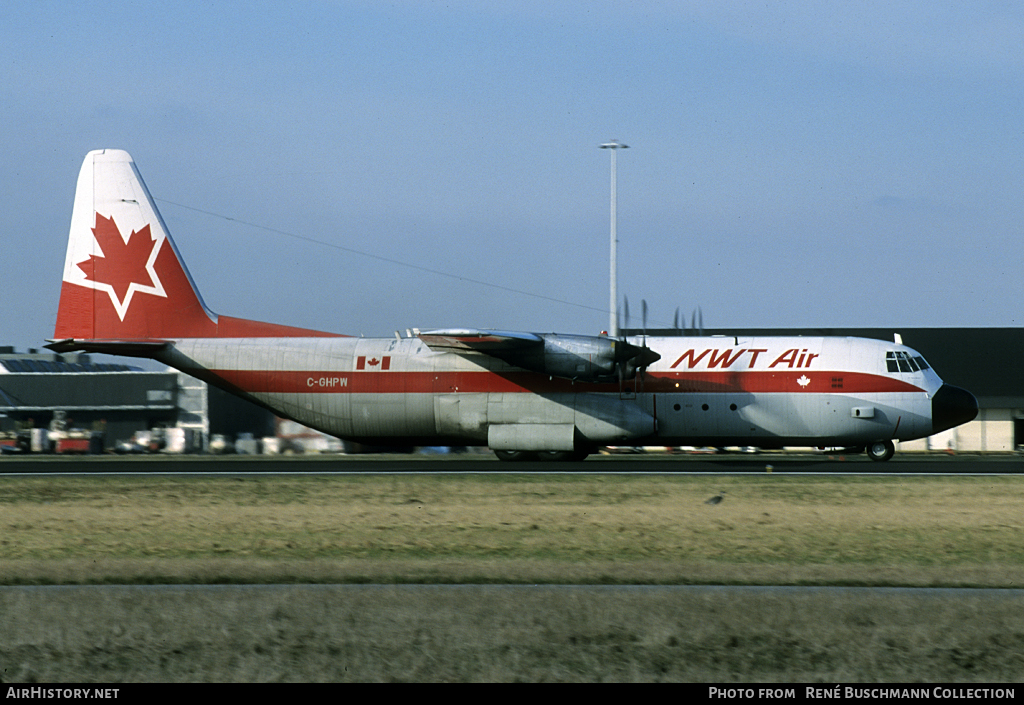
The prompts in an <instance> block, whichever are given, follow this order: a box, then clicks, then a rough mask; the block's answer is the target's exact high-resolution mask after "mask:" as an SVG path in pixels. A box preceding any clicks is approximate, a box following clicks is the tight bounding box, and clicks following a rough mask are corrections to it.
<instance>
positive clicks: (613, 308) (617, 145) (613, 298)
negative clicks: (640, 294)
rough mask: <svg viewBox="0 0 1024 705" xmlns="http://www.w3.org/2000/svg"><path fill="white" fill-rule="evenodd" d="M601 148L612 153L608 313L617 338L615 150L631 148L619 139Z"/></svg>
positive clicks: (606, 143)
mask: <svg viewBox="0 0 1024 705" xmlns="http://www.w3.org/2000/svg"><path fill="white" fill-rule="evenodd" d="M601 149H609V150H611V153H612V213H611V220H612V235H611V240H612V245H611V250H612V254H611V291H610V294H611V295H610V304H609V313H608V315H609V324H608V327H609V331H608V335H610V336H612V337H613V338H617V337H618V336H619V312H618V298H619V293H618V274H617V272H616V262H615V260H616V257H617V250H618V244H619V240H618V238H617V237H616V234H615V228H616V226H617V224H618V215H617V214H616V212H615V209H616V204H617V201H618V199H617V197H616V195H615V152H617V151H618V150H620V149H629V145H628V144H622V143H621V142H619V141H618V140H612V141H611V142H605V143H604V144H602V145H601Z"/></svg>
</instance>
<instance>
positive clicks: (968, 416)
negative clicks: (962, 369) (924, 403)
mask: <svg viewBox="0 0 1024 705" xmlns="http://www.w3.org/2000/svg"><path fill="white" fill-rule="evenodd" d="M977 415H978V400H977V399H975V398H974V395H973V394H971V393H970V392H968V391H967V390H966V389H961V388H960V387H954V386H953V385H951V384H943V385H942V386H941V387H939V391H937V392H935V396H934V397H932V433H939V432H940V431H945V430H946V429H949V428H953V427H954V426H959V425H960V424H963V423H967V422H968V421H971V420H972V419H974V417H975V416H977Z"/></svg>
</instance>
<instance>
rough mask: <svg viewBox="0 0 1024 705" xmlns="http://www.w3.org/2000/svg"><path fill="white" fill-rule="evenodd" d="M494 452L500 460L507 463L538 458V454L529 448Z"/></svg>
mask: <svg viewBox="0 0 1024 705" xmlns="http://www.w3.org/2000/svg"><path fill="white" fill-rule="evenodd" d="M494 454H495V455H496V456H498V460H502V461H504V462H506V463H519V462H522V461H525V460H536V459H537V454H536V453H532V452H530V451H527V450H496V451H494Z"/></svg>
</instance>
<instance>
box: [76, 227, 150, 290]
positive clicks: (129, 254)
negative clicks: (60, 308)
mask: <svg viewBox="0 0 1024 705" xmlns="http://www.w3.org/2000/svg"><path fill="white" fill-rule="evenodd" d="M92 233H93V235H94V236H95V237H96V242H98V243H99V246H100V250H101V251H102V252H103V254H102V255H89V259H88V260H86V261H84V262H79V263H78V268H79V269H81V270H82V271H83V272H85V278H86V279H88V280H90V281H94V282H96V283H97V284H107V285H109V286H110V287H112V288H113V290H114V295H115V296H116V297H117V303H116V304H115V306H117V305H120V306H123V305H124V303H125V298H126V297H127V296H128V290H129V289H130V288H131V285H132V284H136V285H138V286H145V287H156V286H157V283H156V282H154V281H153V277H151V276H150V274H149V271H148V270H147V269H146V264H147V263H148V262H149V258H150V255H152V254H153V248H154V247H155V246H156V241H155V240H154V239H153V236H152V235H151V234H150V231H149V226H148V225H147V226H145V227H144V228H142V230H139V231H138V232H135V231H134V230H133V231H132V234H131V235H129V236H128V241H127V242H125V240H124V238H123V237H121V231H120V230H118V229H117V224H116V223H115V222H114V219H113V218H105V217H103V216H102V215H100V214H99V213H97V214H96V227H95V228H93V229H92Z"/></svg>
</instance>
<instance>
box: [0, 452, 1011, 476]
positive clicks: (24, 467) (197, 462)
mask: <svg viewBox="0 0 1024 705" xmlns="http://www.w3.org/2000/svg"><path fill="white" fill-rule="evenodd" d="M769 472H770V473H776V474H821V475H908V476H910V475H1019V474H1024V456H1019V455H1009V454H1001V455H978V454H962V455H953V456H950V455H937V454H906V455H897V456H896V457H894V458H893V459H892V460H890V461H889V462H885V463H876V462H872V461H870V460H868V458H867V457H866V456H864V455H857V456H852V455H849V456H848V455H842V454H830V453H821V454H790V453H785V454H782V453H751V454H746V453H736V454H728V453H726V454H720V455H713V454H696V453H695V454H679V455H669V454H644V453H637V454H616V455H599V456H593V457H591V458H589V459H587V460H585V461H583V462H575V463H571V462H532V463H503V462H500V461H498V460H497V459H496V458H494V457H493V456H491V455H489V454H480V453H466V454H457V455H427V454H416V455H410V454H375V455H317V456H257V455H230V456H213V455H195V456H172V455H155V456H111V455H103V456H66V457H61V456H4V457H2V458H0V476H5V475H6V476H14V475H45V474H60V475H70V474H74V475H102V474H110V475H144V474H164V475H166V474H173V475H283V474H304V475H333V474H364V475H366V474H473V473H503V474H583V475H600V474H616V475H619V474H637V475H641V474H646V475H651V474H657V475H671V474H727V475H749V474H764V473H769Z"/></svg>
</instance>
